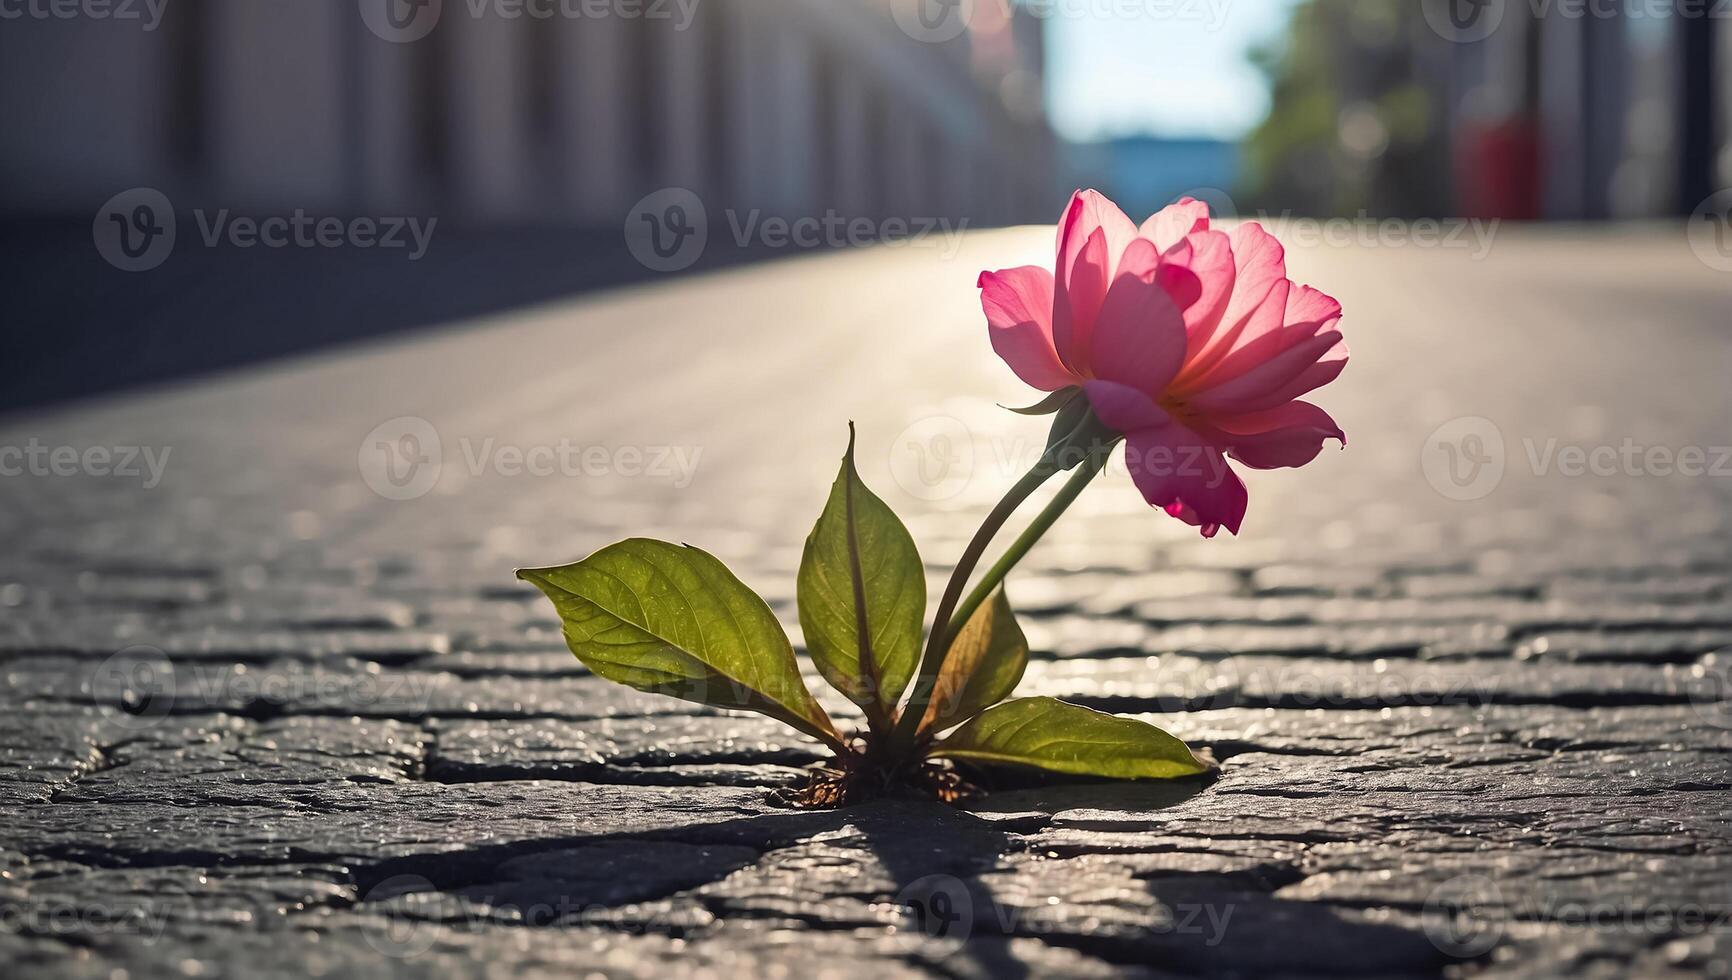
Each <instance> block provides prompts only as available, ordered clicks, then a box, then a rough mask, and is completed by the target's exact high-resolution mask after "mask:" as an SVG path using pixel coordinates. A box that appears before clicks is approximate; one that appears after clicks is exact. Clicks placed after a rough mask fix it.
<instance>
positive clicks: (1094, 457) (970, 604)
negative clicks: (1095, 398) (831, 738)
mask: <svg viewBox="0 0 1732 980" xmlns="http://www.w3.org/2000/svg"><path fill="white" fill-rule="evenodd" d="M1100 432H1101V430H1100V428H1099V424H1098V422H1097V421H1096V420H1095V418H1094V415H1093V413H1092V412H1088V413H1085V415H1084V417H1083V418H1082V420H1081V421H1080V422H1079V423H1078V424H1077V425H1076V426H1075V428H1074V429H1072V431H1071V432H1070V433H1069V434H1068V435H1066V436H1065V437H1063V438H1055V439H1054V440H1052V441H1051V442H1050V443H1049V445H1048V446H1047V448H1046V452H1044V453H1042V454H1041V457H1040V459H1039V460H1038V461H1036V462H1035V464H1034V466H1033V468H1031V469H1030V470H1029V471H1028V473H1026V474H1024V475H1023V477H1022V479H1020V480H1018V481H1016V484H1015V485H1014V486H1012V487H1011V488H1010V490H1009V492H1007V493H1006V494H1005V495H1004V499H1002V500H1000V501H999V502H998V505H997V506H995V507H993V508H992V513H990V514H988V515H987V516H986V521H985V522H984V523H982V524H981V525H980V530H978V531H975V532H974V537H973V538H972V539H971V540H970V541H969V542H968V547H967V548H965V549H963V552H962V557H961V558H959V559H957V562H956V569H955V570H954V571H952V572H951V573H950V581H949V583H947V584H946V585H945V587H944V595H943V597H942V598H940V599H939V601H938V609H937V611H936V612H934V613H933V616H932V630H931V632H929V633H928V634H927V636H926V649H925V651H924V652H923V653H922V654H921V657H920V674H919V676H918V678H917V679H916V680H915V684H914V694H913V696H912V697H910V698H909V700H908V705H907V706H906V707H905V708H904V709H903V712H902V716H901V718H900V719H898V721H897V725H896V732H895V736H894V738H893V739H892V744H893V745H894V746H895V751H894V753H893V754H895V755H900V754H901V753H903V752H906V751H908V750H909V749H912V748H913V746H914V742H915V738H916V736H917V733H918V731H919V728H920V721H921V719H922V718H924V717H925V715H926V706H927V704H928V703H929V702H930V701H931V700H932V689H933V687H934V686H935V685H936V684H937V683H938V674H939V671H940V670H941V669H942V668H943V666H944V658H945V655H946V654H948V653H949V652H950V644H951V641H952V640H954V639H955V636H956V632H957V630H959V629H960V628H961V625H962V624H963V623H965V622H967V621H968V617H969V616H970V615H972V614H973V612H974V610H976V609H978V608H979V607H980V604H981V602H983V601H984V600H985V599H986V597H987V596H988V595H990V594H991V593H992V589H993V587H994V586H995V585H997V584H998V583H999V582H1000V581H1002V580H1003V579H1004V576H1005V575H1006V574H1008V573H1009V572H1010V569H1011V567H1012V566H1014V565H1015V564H1016V563H1017V562H1018V561H1019V560H1021V558H1022V556H1023V555H1025V554H1027V553H1028V550H1029V549H1030V548H1032V547H1034V543H1035V542H1036V541H1038V540H1039V539H1040V536H1041V535H1042V534H1045V533H1046V531H1047V529H1048V528H1051V527H1052V525H1053V522H1054V521H1057V520H1058V517H1059V515H1060V514H1062V513H1064V510H1065V508H1066V507H1069V506H1070V505H1071V502H1072V501H1074V500H1076V497H1077V494H1079V493H1081V492H1082V489H1083V487H1085V486H1087V485H1088V483H1089V481H1090V480H1092V479H1094V477H1095V474H1097V473H1099V472H1100V470H1101V467H1102V466H1104V465H1105V463H1106V459H1107V456H1108V455H1109V454H1110V453H1111V451H1112V445H1113V443H1114V442H1116V437H1115V438H1114V439H1112V440H1110V441H1107V442H1105V443H1101V442H1099V441H1098V435H1099V433H1100ZM1079 439H1082V440H1096V441H1095V442H1093V443H1088V442H1085V443H1084V444H1085V445H1088V447H1089V448H1088V449H1087V451H1086V453H1087V454H1086V455H1085V456H1084V458H1083V461H1082V463H1081V464H1080V465H1078V471H1077V473H1076V474H1075V475H1074V476H1072V477H1071V479H1070V481H1069V482H1068V483H1066V484H1065V487H1064V489H1063V490H1061V491H1059V494H1058V496H1057V497H1056V498H1054V499H1053V501H1052V503H1050V504H1048V505H1047V507H1046V509H1044V510H1042V511H1041V513H1040V515H1039V516H1037V517H1036V518H1035V520H1034V523H1033V524H1031V525H1030V526H1029V528H1028V530H1026V531H1024V532H1023V533H1022V535H1021V536H1019V537H1018V538H1017V539H1016V541H1015V542H1013V543H1012V544H1011V546H1010V550H1009V551H1007V552H1005V554H1004V556H1003V557H1001V558H1000V559H999V560H998V562H997V563H996V564H994V565H993V566H992V568H991V569H989V570H988V571H987V573H986V577H985V578H984V579H982V580H981V583H980V585H979V586H977V587H976V588H975V590H974V592H973V593H971V594H970V595H969V597H968V600H967V602H965V603H963V605H962V607H961V609H960V610H958V608H957V603H958V601H959V600H961V599H962V590H963V588H964V587H965V586H967V585H968V579H969V576H971V575H973V574H974V568H975V566H976V565H978V564H979V563H980V558H981V556H982V555H984V554H985V553H986V547H987V545H988V544H990V543H991V542H992V539H993V537H994V536H995V535H997V534H998V532H999V530H1000V529H1001V528H1003V527H1004V524H1005V522H1006V521H1008V520H1009V519H1010V515H1011V514H1013V513H1015V511H1016V509H1017V508H1018V507H1020V506H1021V505H1022V503H1023V501H1025V500H1027V499H1028V498H1029V496H1030V495H1031V494H1033V493H1034V492H1035V491H1036V490H1038V489H1040V486H1041V485H1042V484H1043V483H1045V482H1046V481H1047V480H1049V479H1051V478H1052V477H1053V475H1054V474H1057V473H1059V472H1060V471H1062V470H1064V469H1065V468H1066V467H1065V465H1064V461H1065V460H1066V459H1067V458H1069V459H1074V458H1075V456H1074V454H1075V453H1076V452H1077V451H1078V448H1079V447H1078V445H1077V443H1076V442H1075V441H1076V440H1079Z"/></svg>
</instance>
